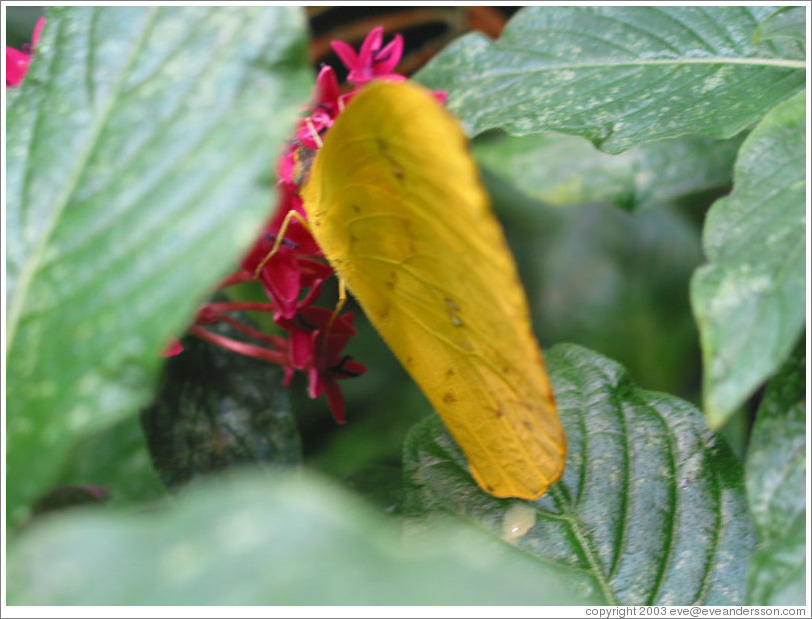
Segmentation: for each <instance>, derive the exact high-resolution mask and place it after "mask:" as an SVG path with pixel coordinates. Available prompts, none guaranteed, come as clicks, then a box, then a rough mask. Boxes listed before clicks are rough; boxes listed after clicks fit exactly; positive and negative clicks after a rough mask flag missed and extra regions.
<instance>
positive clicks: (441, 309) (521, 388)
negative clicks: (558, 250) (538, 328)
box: [302, 82, 566, 499]
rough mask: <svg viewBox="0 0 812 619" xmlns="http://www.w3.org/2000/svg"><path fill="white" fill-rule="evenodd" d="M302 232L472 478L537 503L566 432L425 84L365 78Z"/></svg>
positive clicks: (516, 295)
mask: <svg viewBox="0 0 812 619" xmlns="http://www.w3.org/2000/svg"><path fill="white" fill-rule="evenodd" d="M302 197H303V199H304V208H305V211H306V212H307V217H308V220H309V221H310V223H311V226H312V231H313V235H314V237H315V239H316V241H317V242H318V244H319V246H320V247H321V249H322V251H323V252H324V255H325V256H326V257H327V259H328V260H329V261H330V263H331V264H332V265H333V267H334V268H335V270H336V272H337V273H338V275H339V276H341V277H342V278H343V279H344V281H345V282H346V284H347V287H348V288H349V290H350V292H352V294H353V296H355V298H356V299H357V300H358V302H359V303H360V304H361V306H362V307H363V309H364V311H365V313H366V314H367V316H368V317H369V319H370V321H371V322H372V324H373V325H375V327H376V328H377V329H378V331H379V332H380V333H381V336H382V337H383V338H384V340H385V341H386V342H387V344H388V345H389V347H390V348H391V349H392V350H393V351H394V353H395V355H396V356H397V357H398V359H399V360H400V362H401V363H402V364H403V366H404V367H405V368H406V370H407V371H408V372H409V373H410V374H411V376H412V377H413V378H414V380H415V381H416V382H417V384H418V385H419V386H420V388H421V389H422V390H423V392H424V393H425V394H426V396H427V397H428V399H429V401H430V402H431V403H432V405H433V406H434V408H435V409H436V411H437V413H438V414H439V415H440V417H441V418H442V419H443V422H444V423H445V425H446V427H448V429H449V431H450V432H451V434H452V435H453V436H454V439H455V440H456V441H457V443H458V444H459V445H460V447H461V448H462V450H463V452H464V453H465V456H466V458H467V459H468V463H469V465H470V467H471V471H472V473H473V475H474V478H475V479H476V480H477V482H478V483H479V485H480V486H481V487H482V488H483V489H485V490H486V491H488V492H489V493H491V494H493V495H495V496H500V497H520V498H526V499H533V498H537V497H539V496H540V495H542V494H543V493H544V492H545V491H546V490H547V488H548V487H549V485H550V484H552V483H554V482H555V481H556V480H558V478H559V477H560V476H561V472H562V470H563V468H564V460H565V454H566V441H565V438H564V431H563V429H562V427H561V423H560V421H559V419H558V415H557V413H556V409H555V401H554V399H553V394H552V390H551V388H550V384H549V380H548V378H547V374H546V371H545V369H544V363H543V361H542V358H541V353H540V351H539V348H538V344H537V343H536V340H535V338H534V337H533V334H532V330H531V326H530V318H529V312H528V308H527V301H526V298H525V295H524V290H523V288H522V286H521V283H520V282H519V278H518V274H517V270H516V266H515V263H514V261H513V257H512V256H511V254H510V251H509V249H508V247H507V244H506V242H505V239H504V236H503V234H502V230H501V228H500V226H499V223H498V222H497V220H496V218H495V217H494V215H493V213H492V212H491V209H490V204H489V201H488V196H487V193H486V192H485V191H484V189H483V187H482V185H481V183H480V180H479V175H478V171H477V168H476V165H475V163H474V161H473V160H472V158H471V156H470V155H469V153H468V148H467V140H466V137H465V134H464V133H463V131H462V129H461V128H460V126H459V124H458V122H457V120H456V119H455V118H454V117H453V116H451V114H450V113H448V112H447V111H446V110H445V109H444V108H443V107H442V106H441V105H440V104H439V103H438V102H437V101H436V100H435V99H434V97H433V96H432V95H431V93H429V92H428V91H426V90H425V89H423V88H421V87H419V86H416V85H414V84H412V83H409V82H403V83H391V82H375V83H372V84H370V85H369V86H367V87H366V88H364V89H363V90H362V91H361V92H360V93H359V94H358V95H356V96H355V97H354V98H353V99H352V100H351V102H350V103H349V105H348V106H347V109H345V110H344V111H343V112H342V113H341V114H340V115H339V117H338V119H337V120H336V122H335V124H334V125H333V127H332V128H331V129H330V132H329V133H328V134H327V137H326V139H325V142H324V146H323V147H322V148H321V149H320V150H319V153H318V155H317V156H316V159H315V162H314V163H313V167H312V170H311V173H310V179H309V181H308V182H307V185H306V186H305V187H304V189H303V191H302Z"/></svg>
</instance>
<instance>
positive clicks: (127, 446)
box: [56, 415, 166, 505]
mask: <svg viewBox="0 0 812 619" xmlns="http://www.w3.org/2000/svg"><path fill="white" fill-rule="evenodd" d="M56 483H58V484H64V485H68V484H71V485H76V484H82V485H86V484H90V485H93V486H101V487H103V488H104V489H105V490H106V491H107V492H108V496H109V500H110V502H111V503H112V504H121V505H126V504H131V503H134V502H139V501H144V500H148V499H153V498H157V497H159V496H163V495H164V494H165V493H166V489H165V488H164V486H163V484H162V483H161V480H160V479H159V478H158V475H157V473H156V472H155V469H154V468H153V466H152V461H151V459H150V454H149V450H148V449H147V444H146V441H145V440H144V432H143V430H142V429H141V423H140V422H139V420H138V417H137V416H135V415H133V416H132V417H127V418H126V419H123V420H121V421H119V422H118V423H116V424H114V425H112V426H110V427H109V428H104V429H103V430H100V431H98V432H95V433H93V434H89V435H87V436H84V437H82V438H81V439H80V440H78V441H77V442H76V443H74V444H73V446H72V447H71V450H70V452H69V454H68V456H67V457H66V458H65V462H64V463H63V465H62V467H60V474H59V476H58V477H57V479H56Z"/></svg>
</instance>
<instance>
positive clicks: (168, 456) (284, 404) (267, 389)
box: [141, 325, 302, 489]
mask: <svg viewBox="0 0 812 619" xmlns="http://www.w3.org/2000/svg"><path fill="white" fill-rule="evenodd" d="M218 326H219V325H218ZM209 330H210V331H216V332H218V334H219V335H222V336H226V337H234V335H233V333H231V330H229V329H226V328H222V327H221V328H219V329H218V328H214V327H212V328H209ZM183 347H184V351H183V353H182V354H180V355H178V356H176V357H173V358H171V359H170V360H169V361H168V362H167V364H166V367H165V369H164V374H163V378H162V384H161V387H160V389H159V390H158V395H157V398H156V400H155V402H154V403H153V404H152V405H151V406H150V407H149V408H147V409H146V410H144V411H143V413H142V415H141V421H142V424H143V426H144V430H145V432H146V435H147V442H148V444H149V448H150V452H151V453H152V460H153V462H154V463H155V468H156V469H157V470H158V472H159V474H160V476H161V479H162V480H163V482H164V483H165V484H166V486H167V487H168V488H169V489H176V488H177V487H179V486H180V485H182V484H184V483H187V482H188V481H190V480H191V479H193V478H195V477H197V476H198V475H204V474H207V473H211V472H214V471H219V470H223V469H229V468H232V467H235V466H239V465H249V464H252V465H262V466H283V467H284V466H294V465H296V464H299V463H300V462H301V459H302V446H301V442H300V440H299V433H298V431H297V429H296V422H295V420H294V419H293V416H292V415H291V412H290V405H289V402H288V394H287V391H286V390H285V388H284V387H283V386H282V380H283V372H282V370H281V368H279V367H278V366H274V365H271V364H269V363H267V362H265V361H260V360H258V359H251V358H249V357H243V356H240V355H237V354H236V353H233V352H230V351H226V350H223V349H221V348H218V347H216V346H214V345H213V344H210V343H209V342H204V341H202V340H200V339H197V338H196V337H193V336H189V337H187V338H185V339H184V340H183Z"/></svg>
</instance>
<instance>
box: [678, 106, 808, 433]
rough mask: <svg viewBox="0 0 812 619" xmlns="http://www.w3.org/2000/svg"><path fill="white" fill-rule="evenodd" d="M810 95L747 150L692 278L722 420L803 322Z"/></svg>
mask: <svg viewBox="0 0 812 619" xmlns="http://www.w3.org/2000/svg"><path fill="white" fill-rule="evenodd" d="M805 153H806V94H805V93H799V94H798V95H796V96H795V97H792V98H791V99H790V100H789V101H786V102H785V103H783V104H781V105H779V106H778V107H776V108H775V109H774V110H773V111H772V112H770V114H768V115H767V116H766V117H765V118H764V120H763V121H762V122H761V123H759V125H758V126H757V127H756V128H755V129H754V130H753V132H752V133H751V134H750V135H749V136H748V138H747V140H745V142H744V144H743V145H742V148H741V153H740V155H739V159H738V160H737V161H736V168H735V172H734V189H733V193H732V194H730V195H729V196H727V197H726V198H723V199H721V200H719V201H717V202H716V203H715V204H714V205H713V207H712V208H711V210H710V211H709V212H708V216H707V219H706V222H705V230H704V239H703V240H704V245H705V253H706V256H707V259H708V264H707V265H705V266H703V267H701V268H700V269H698V270H697V272H696V274H695V275H694V278H693V280H692V281H691V303H692V305H693V308H694V313H695V314H696V318H697V322H698V323H699V329H700V335H701V340H702V355H703V361H704V385H703V389H704V395H703V398H704V409H705V414H706V415H707V417H708V421H709V423H710V424H711V426H712V427H718V426H721V425H722V424H723V423H724V422H725V421H726V420H727V418H728V417H729V416H730V415H731V414H732V413H733V412H734V411H735V410H736V408H737V407H738V406H739V405H741V404H742V402H744V401H745V400H746V399H747V397H749V396H750V395H751V394H752V393H753V392H754V391H755V390H756V389H757V388H758V387H759V386H760V385H761V384H762V383H763V382H764V381H765V380H766V379H767V378H769V376H770V375H772V374H773V373H774V372H775V371H776V369H777V368H778V367H779V366H780V365H781V363H782V362H783V361H784V360H785V359H786V358H787V356H788V355H789V353H790V351H791V350H792V346H793V345H794V344H795V341H796V340H797V339H798V336H799V335H800V333H801V331H802V330H803V327H804V321H805V307H806V305H805V299H806V266H805V265H806V260H805V256H806V222H805V202H806V165H805V156H806V155H805Z"/></svg>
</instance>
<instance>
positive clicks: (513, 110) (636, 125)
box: [418, 6, 806, 153]
mask: <svg viewBox="0 0 812 619" xmlns="http://www.w3.org/2000/svg"><path fill="white" fill-rule="evenodd" d="M774 11H775V9H774V8H772V7H757V6H749V7H733V6H712V7H704V6H692V7H676V6H660V7H640V6H636V7H617V6H605V7H548V6H535V7H527V8H524V9H523V10H521V11H520V12H518V13H517V14H516V15H514V17H513V19H512V20H511V21H510V23H509V24H508V26H507V28H505V30H504V32H503V33H502V36H501V38H500V39H499V40H498V41H494V42H492V41H490V40H489V39H488V38H487V37H485V36H484V35H482V34H479V33H474V34H469V35H467V36H465V37H463V38H461V39H458V40H457V41H456V42H455V43H454V44H452V45H450V46H449V47H448V48H446V49H445V50H444V51H443V53H441V54H439V55H438V56H437V57H436V58H434V59H433V60H432V62H431V63H429V65H427V66H426V67H425V68H424V69H423V70H422V71H421V72H420V74H419V76H418V78H419V80H420V81H421V82H423V83H424V84H426V85H428V86H429V87H431V88H434V89H438V90H445V91H448V93H449V99H448V104H449V107H450V108H451V109H452V110H453V111H454V112H455V113H456V114H457V115H458V116H459V117H460V118H461V119H462V120H463V122H464V123H465V125H466V127H467V129H468V130H469V133H470V134H472V135H475V134H478V133H480V132H482V131H484V130H486V129H489V128H494V127H500V128H503V129H505V130H507V131H508V132H509V133H512V134H514V135H524V134H527V133H535V132H539V131H548V130H552V131H559V132H562V133H570V134H575V135H580V136H583V137H586V138H588V139H589V140H591V141H593V142H594V143H595V144H596V145H598V146H599V147H600V148H601V149H602V150H605V151H607V152H612V153H617V152H620V151H622V150H625V149H627V148H629V147H630V146H633V145H634V144H637V143H640V142H646V141H651V140H656V139H666V138H675V137H680V136H683V135H707V136H710V137H714V138H727V137H731V136H733V135H735V134H736V133H738V132H739V131H741V130H742V129H745V128H746V127H748V126H750V125H751V124H753V123H754V122H756V121H758V120H759V119H760V118H761V117H762V116H763V115H764V114H765V113H766V112H767V111H768V110H769V109H770V108H772V107H773V106H774V105H776V104H777V103H779V102H780V101H782V100H784V99H786V98H787V97H789V96H791V95H792V94H794V93H795V92H797V91H798V90H799V89H801V88H803V86H804V83H805V77H806V71H805V63H804V61H803V59H798V58H797V54H796V53H795V51H794V50H795V49H796V48H797V45H793V46H791V47H790V46H789V45H785V44H784V42H785V41H786V39H771V40H768V41H765V42H763V43H762V44H760V45H756V44H754V43H753V40H752V39H753V34H754V32H755V30H756V28H757V26H758V24H759V22H760V21H761V20H763V19H765V18H766V17H767V16H769V15H770V14H771V13H772V12H774ZM790 42H791V41H790Z"/></svg>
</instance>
